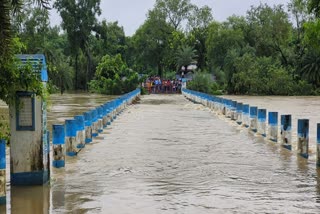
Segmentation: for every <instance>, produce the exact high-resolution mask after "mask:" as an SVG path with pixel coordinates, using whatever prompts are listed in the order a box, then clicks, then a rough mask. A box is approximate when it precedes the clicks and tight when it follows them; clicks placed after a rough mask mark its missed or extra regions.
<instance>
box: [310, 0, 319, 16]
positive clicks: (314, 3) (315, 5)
mask: <svg viewBox="0 0 320 214" xmlns="http://www.w3.org/2000/svg"><path fill="white" fill-rule="evenodd" d="M308 9H309V12H310V13H313V14H314V15H315V16H316V17H317V18H319V17H320V1H319V0H309V5H308Z"/></svg>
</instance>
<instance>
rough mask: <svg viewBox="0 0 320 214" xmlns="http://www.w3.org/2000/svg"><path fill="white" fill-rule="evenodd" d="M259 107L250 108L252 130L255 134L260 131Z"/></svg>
mask: <svg viewBox="0 0 320 214" xmlns="http://www.w3.org/2000/svg"><path fill="white" fill-rule="evenodd" d="M257 117H258V107H256V106H250V129H251V130H252V131H253V132H257V129H258V124H257V123H258V121H257Z"/></svg>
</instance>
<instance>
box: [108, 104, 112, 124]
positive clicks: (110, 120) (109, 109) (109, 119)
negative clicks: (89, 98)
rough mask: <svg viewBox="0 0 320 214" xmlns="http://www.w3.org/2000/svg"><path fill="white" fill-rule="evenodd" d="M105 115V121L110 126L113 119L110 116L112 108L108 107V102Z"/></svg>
mask: <svg viewBox="0 0 320 214" xmlns="http://www.w3.org/2000/svg"><path fill="white" fill-rule="evenodd" d="M107 112H108V113H107V117H108V122H107V125H108V126H110V125H111V123H112V121H113V118H112V108H111V107H110V104H109V106H108V110H107Z"/></svg>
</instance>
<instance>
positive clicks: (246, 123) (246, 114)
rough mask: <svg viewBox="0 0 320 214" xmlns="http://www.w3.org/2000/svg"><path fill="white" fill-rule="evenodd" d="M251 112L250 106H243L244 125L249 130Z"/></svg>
mask: <svg viewBox="0 0 320 214" xmlns="http://www.w3.org/2000/svg"><path fill="white" fill-rule="evenodd" d="M249 112H250V106H249V105H248V104H243V108H242V124H243V125H244V126H245V127H246V128H248V127H249V124H250V123H249V122H250V117H249Z"/></svg>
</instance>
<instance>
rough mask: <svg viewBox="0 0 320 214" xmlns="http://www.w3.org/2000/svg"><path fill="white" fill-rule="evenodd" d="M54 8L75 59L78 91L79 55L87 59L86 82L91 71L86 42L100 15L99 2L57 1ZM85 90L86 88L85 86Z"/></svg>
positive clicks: (89, 0)
mask: <svg viewBox="0 0 320 214" xmlns="http://www.w3.org/2000/svg"><path fill="white" fill-rule="evenodd" d="M54 7H55V8H56V9H57V10H58V11H59V13H60V15H61V18H62V28H63V29H64V30H65V31H66V32H67V35H68V41H69V43H70V47H71V50H72V55H73V56H74V59H75V89H78V88H79V86H78V82H79V81H78V76H79V66H78V61H79V54H80V51H82V52H83V54H84V55H85V56H86V58H87V71H86V75H85V77H86V80H85V83H87V82H88V79H89V73H90V70H91V53H90V48H88V40H89V38H90V35H91V33H92V31H93V29H94V27H95V25H96V24H97V17H96V16H98V15H100V14H101V9H100V0H57V1H56V2H55V3H54ZM85 88H86V86H85Z"/></svg>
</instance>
